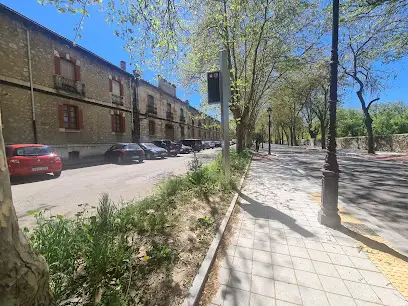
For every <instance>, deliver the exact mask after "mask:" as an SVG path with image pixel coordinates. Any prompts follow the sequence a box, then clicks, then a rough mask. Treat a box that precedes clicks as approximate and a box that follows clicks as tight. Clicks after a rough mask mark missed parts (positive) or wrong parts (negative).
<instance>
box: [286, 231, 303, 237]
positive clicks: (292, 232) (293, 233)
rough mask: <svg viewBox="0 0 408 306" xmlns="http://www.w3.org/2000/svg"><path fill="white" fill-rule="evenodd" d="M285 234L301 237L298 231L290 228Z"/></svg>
mask: <svg viewBox="0 0 408 306" xmlns="http://www.w3.org/2000/svg"><path fill="white" fill-rule="evenodd" d="M285 235H286V237H293V238H302V237H303V236H302V235H301V234H300V233H298V232H297V231H294V230H291V229H290V230H286V231H285Z"/></svg>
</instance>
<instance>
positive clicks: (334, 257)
mask: <svg viewBox="0 0 408 306" xmlns="http://www.w3.org/2000/svg"><path fill="white" fill-rule="evenodd" d="M327 255H329V257H330V259H331V261H332V262H333V263H335V264H336V265H340V266H346V267H352V268H354V267H355V266H354V264H353V263H352V262H351V260H350V257H348V256H347V255H340V254H334V253H328V254H327Z"/></svg>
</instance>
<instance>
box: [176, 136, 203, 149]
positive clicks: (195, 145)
mask: <svg viewBox="0 0 408 306" xmlns="http://www.w3.org/2000/svg"><path fill="white" fill-rule="evenodd" d="M180 142H181V143H182V144H183V145H185V146H188V147H191V148H192V149H193V151H196V152H200V151H201V150H202V149H203V148H202V145H203V144H202V142H201V140H200V139H184V140H181V141H180Z"/></svg>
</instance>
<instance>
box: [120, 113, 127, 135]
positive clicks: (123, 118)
mask: <svg viewBox="0 0 408 306" xmlns="http://www.w3.org/2000/svg"><path fill="white" fill-rule="evenodd" d="M120 125H121V126H120V131H121V132H122V133H125V131H126V125H125V117H123V116H122V119H121V120H120Z"/></svg>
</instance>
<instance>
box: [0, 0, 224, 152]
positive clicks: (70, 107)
mask: <svg viewBox="0 0 408 306" xmlns="http://www.w3.org/2000/svg"><path fill="white" fill-rule="evenodd" d="M0 28H1V31H0V108H1V115H2V123H3V135H4V139H5V142H6V144H13V143H44V144H48V145H51V146H53V147H54V148H55V149H56V150H57V152H58V153H59V154H60V155H61V156H62V158H63V159H69V160H76V159H83V158H87V157H93V156H101V154H103V152H104V151H105V150H106V149H107V148H109V147H110V146H111V145H112V144H113V143H116V142H131V141H149V140H152V139H159V138H169V139H172V140H179V139H183V138H187V137H188V136H189V135H191V136H189V137H193V136H195V137H196V138H201V137H198V136H199V135H198V134H200V133H201V134H202V135H206V136H207V137H203V138H202V139H217V138H219V132H218V131H213V133H211V132H210V133H204V132H199V130H198V131H194V132H190V130H194V129H193V128H192V126H194V125H197V126H196V127H194V128H196V129H199V126H198V123H197V124H191V120H192V119H190V118H192V117H193V116H192V115H191V114H199V115H201V116H203V114H201V113H200V112H198V111H197V110H195V109H194V108H192V107H191V106H189V105H188V103H186V102H183V101H181V100H180V99H178V98H177V97H176V88H175V86H174V85H172V84H169V83H168V82H167V81H165V80H164V79H162V78H159V84H158V86H154V85H152V84H150V83H148V82H146V81H144V80H142V79H140V78H135V77H134V75H133V74H131V73H128V72H126V63H125V62H121V65H120V66H121V67H118V66H116V65H114V64H112V63H110V62H108V61H106V60H104V59H103V58H101V57H99V56H97V55H96V54H94V53H92V52H90V51H88V50H86V49H84V48H82V47H80V46H78V45H76V44H74V43H73V42H72V41H70V40H68V39H66V38H64V37H62V36H60V35H58V34H57V33H55V32H52V31H51V30H49V29H47V28H45V27H43V26H41V25H39V24H37V23H35V22H34V21H32V20H30V19H28V18H26V17H24V16H22V15H20V14H18V13H17V12H15V11H13V10H11V9H9V8H7V7H6V6H4V5H1V4H0ZM194 116H195V115H194ZM207 120H209V121H213V122H214V123H216V121H215V120H213V119H211V118H207ZM202 129H204V130H205V129H206V128H205V127H203V128H202ZM208 129H209V127H208ZM197 133H198V134H197ZM203 133H204V134H203ZM217 134H218V135H217Z"/></svg>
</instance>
